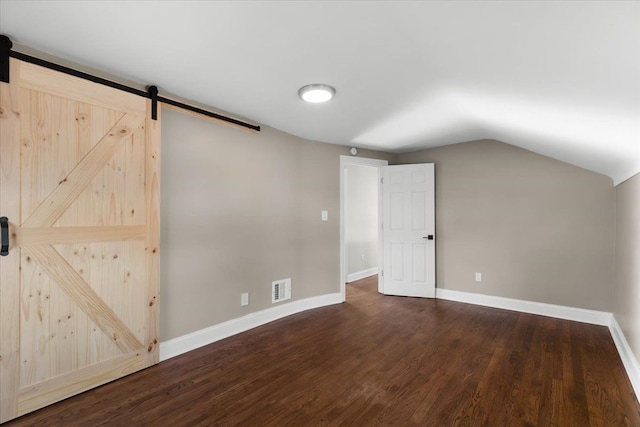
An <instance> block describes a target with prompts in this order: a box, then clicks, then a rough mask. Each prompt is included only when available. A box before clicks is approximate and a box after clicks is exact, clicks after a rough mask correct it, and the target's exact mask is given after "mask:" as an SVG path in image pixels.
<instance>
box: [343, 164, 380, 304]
mask: <svg viewBox="0 0 640 427" xmlns="http://www.w3.org/2000/svg"><path fill="white" fill-rule="evenodd" d="M348 165H359V166H373V167H377V168H378V215H381V214H382V212H381V210H380V209H381V206H382V194H381V191H382V187H381V185H380V167H381V166H388V165H389V161H388V160H379V159H366V158H363V157H352V156H340V294H341V295H342V301H343V302H344V301H345V300H346V287H345V283H346V282H347V265H348V264H347V251H346V250H345V245H346V241H347V239H346V236H347V234H346V233H347V212H346V208H347V176H346V175H347V174H346V173H345V167H347V166H348ZM378 222H379V221H378ZM378 236H379V237H378V248H379V247H380V245H381V244H382V241H381V240H382V236H381V235H380V233H378ZM378 271H380V266H378Z"/></svg>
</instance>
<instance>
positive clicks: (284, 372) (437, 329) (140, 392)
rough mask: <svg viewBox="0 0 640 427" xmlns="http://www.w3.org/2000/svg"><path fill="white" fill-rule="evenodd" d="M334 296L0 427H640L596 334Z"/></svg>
mask: <svg viewBox="0 0 640 427" xmlns="http://www.w3.org/2000/svg"><path fill="white" fill-rule="evenodd" d="M347 289H348V290H347V292H348V297H347V302H346V303H345V304H340V305H335V306H331V307H325V308H320V309H316V310H310V311H307V312H304V313H301V314H298V315H294V316H291V317H288V318H285V319H282V320H279V321H276V322H273V323H270V324H268V325H265V326H262V327H259V328H256V329H253V330H251V331H248V332H245V333H243V334H240V335H236V336H234V337H231V338H228V339H226V340H223V341H220V342H217V343H214V344H211V345H209V346H206V347H203V348H200V349H198V350H195V351H192V352H190V353H187V354H184V355H181V356H178V357H175V358H173V359H170V360H167V361H165V362H162V363H160V364H159V365H157V366H154V367H152V368H149V369H146V370H144V371H142V372H138V373H136V374H133V375H130V376H128V377H126V378H123V379H121V380H118V381H115V382H112V383H110V384H106V385H104V386H102V387H99V388H97V389H94V390H91V391H88V392H86V393H83V394H81V395H79V396H76V397H73V398H70V399H67V400H65V401H63V402H60V403H57V404H55V405H52V406H49V407H47V408H44V409H42V410H40V411H38V412H35V413H33V414H29V415H26V416H24V417H22V418H19V419H17V420H14V421H13V422H9V423H6V424H4V425H3V427H4V426H7V427H8V426H26V425H29V426H31V425H38V426H73V425H79V426H98V425H109V426H112V425H113V426H143V425H153V426H195V425H220V426H233V425H241V426H316V425H332V426H337V425H353V426H372V425H381V426H388V425H400V426H408V425H415V426H454V425H461V426H562V427H564V426H577V427H585V426H640V405H639V404H638V401H637V399H636V397H635V395H634V393H633V389H632V388H631V384H630V383H629V380H628V378H627V376H626V374H625V373H624V370H623V367H622V362H621V361H620V358H619V356H618V354H617V352H616V349H615V347H614V344H613V341H612V339H611V336H610V335H609V331H608V329H607V328H605V327H601V326H594V325H588V324H584V323H577V322H570V321H565V320H558V319H552V318H548V317H542V316H534V315H529V314H521V313H517V312H512V311H506V310H497V309H491V308H485V307H479V306H473V305H467V304H461V303H456V302H450V301H442V300H430V299H418V298H402V297H385V296H381V295H379V294H378V293H377V292H376V280H375V278H371V279H364V280H361V281H359V282H355V283H354V284H351V285H348V286H347Z"/></svg>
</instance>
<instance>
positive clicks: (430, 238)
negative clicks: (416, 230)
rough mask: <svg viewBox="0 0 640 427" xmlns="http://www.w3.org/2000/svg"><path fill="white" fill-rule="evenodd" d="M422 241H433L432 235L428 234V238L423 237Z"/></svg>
mask: <svg viewBox="0 0 640 427" xmlns="http://www.w3.org/2000/svg"><path fill="white" fill-rule="evenodd" d="M423 239H427V240H433V234H429V235H428V236H424V237H423Z"/></svg>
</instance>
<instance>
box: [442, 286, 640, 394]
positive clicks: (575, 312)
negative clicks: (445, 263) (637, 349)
mask: <svg viewBox="0 0 640 427" xmlns="http://www.w3.org/2000/svg"><path fill="white" fill-rule="evenodd" d="M436 298H440V299H445V300H450V301H457V302H464V303H468V304H475V305H482V306H486V307H493V308H502V309H505V310H513V311H519V312H523V313H531V314H538V315H541V316H549V317H556V318H559V319H565V320H573V321H576V322H583V323H591V324H594V325H601V326H607V327H608V328H609V331H610V332H611V337H612V338H613V342H614V343H615V345H616V348H617V350H618V354H619V355H620V358H621V359H622V364H623V365H624V368H625V370H626V371H627V376H628V377H629V381H631V386H632V387H633V390H634V391H635V393H636V396H637V397H638V398H640V363H638V358H637V357H636V356H635V355H634V354H633V351H632V350H631V347H630V346H629V343H628V342H627V339H626V337H625V336H624V333H623V332H622V329H620V325H619V324H618V322H617V321H616V318H615V316H614V315H613V314H612V313H609V312H605V311H596V310H587V309H584V308H575V307H566V306H563V305H555V304H545V303H541V302H533V301H524V300H517V299H511V298H503V297H495V296H491V295H482V294H473V293H470V292H461V291H454V290H450V289H439V288H436Z"/></svg>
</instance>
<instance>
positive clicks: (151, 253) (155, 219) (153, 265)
mask: <svg viewBox="0 0 640 427" xmlns="http://www.w3.org/2000/svg"><path fill="white" fill-rule="evenodd" d="M150 111H151V101H147V121H146V129H147V144H146V146H147V155H146V159H147V160H146V161H147V167H146V180H145V183H146V196H147V199H146V201H147V207H146V211H147V239H146V248H147V281H146V283H147V301H148V303H147V305H148V307H147V315H148V318H147V322H145V323H146V325H147V328H148V332H147V333H148V335H147V357H148V362H149V364H150V365H152V364H155V363H158V362H159V360H160V337H159V329H160V319H159V317H158V315H159V312H160V310H159V306H160V135H161V133H160V124H161V118H162V117H161V111H162V108H161V105H160V104H158V118H157V120H152V119H151V117H150V113H149V112H150Z"/></svg>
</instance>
